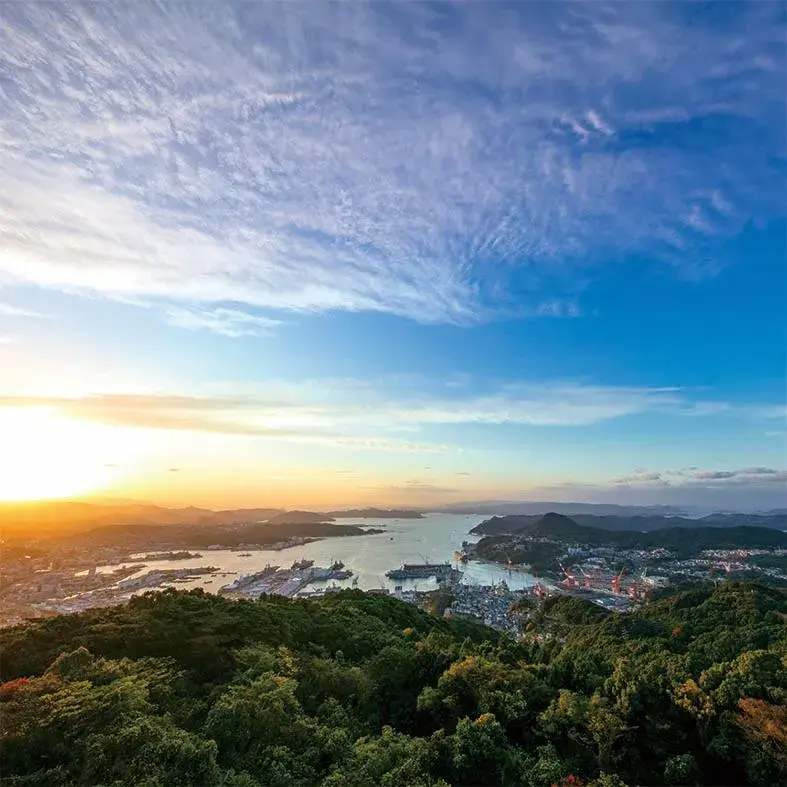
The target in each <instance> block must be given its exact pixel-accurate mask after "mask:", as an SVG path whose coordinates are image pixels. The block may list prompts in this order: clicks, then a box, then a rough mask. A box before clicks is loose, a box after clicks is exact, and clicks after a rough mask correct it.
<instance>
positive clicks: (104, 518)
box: [0, 501, 423, 538]
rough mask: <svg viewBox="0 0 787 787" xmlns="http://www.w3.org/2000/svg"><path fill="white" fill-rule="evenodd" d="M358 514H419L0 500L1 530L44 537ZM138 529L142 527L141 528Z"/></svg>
mask: <svg viewBox="0 0 787 787" xmlns="http://www.w3.org/2000/svg"><path fill="white" fill-rule="evenodd" d="M339 517H344V518H346V517H352V518H355V519H421V518H422V517H423V514H422V513H421V512H420V511H415V510H412V509H383V508H354V509H349V510H346V511H329V512H327V513H326V512H319V511H299V510H295V511H284V510H283V509H281V508H238V509H228V510H223V511H212V510H210V509H208V508H195V507H193V506H188V507H186V508H166V507H164V506H157V505H151V504H147V503H132V502H121V503H115V504H101V503H86V502H81V501H57V502H44V503H14V504H0V535H2V536H4V537H6V538H8V537H16V538H19V537H25V538H31V537H41V538H47V537H52V536H60V535H70V534H73V533H81V532H85V531H88V530H94V529H96V528H102V527H125V526H134V527H141V526H144V527H162V526H171V527H173V526H232V525H250V524H262V523H265V524H268V525H310V524H319V523H326V522H333V521H334V519H337V518H339ZM138 532H140V531H138Z"/></svg>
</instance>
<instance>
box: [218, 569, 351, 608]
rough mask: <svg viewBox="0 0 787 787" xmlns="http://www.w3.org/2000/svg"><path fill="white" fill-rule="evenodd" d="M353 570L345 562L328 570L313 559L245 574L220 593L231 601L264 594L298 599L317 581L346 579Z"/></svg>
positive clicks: (224, 587) (223, 588)
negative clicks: (301, 593) (345, 566)
mask: <svg viewBox="0 0 787 787" xmlns="http://www.w3.org/2000/svg"><path fill="white" fill-rule="evenodd" d="M352 573H353V572H352V571H348V570H347V569H345V568H344V563H342V562H341V561H338V560H337V561H334V562H333V563H332V564H331V565H330V566H329V567H328V568H323V567H321V566H315V565H314V561H313V560H296V561H295V562H294V563H293V564H292V566H291V567H290V568H280V567H279V566H271V565H270V564H269V565H267V566H265V568H264V569H262V571H257V572H255V573H253V574H244V575H242V576H240V577H238V578H237V579H236V580H234V581H233V582H230V583H229V584H228V585H224V586H223V587H221V588H220V589H219V594H220V595H223V596H229V597H230V598H249V599H253V598H259V597H260V596H263V595H277V596H288V597H289V596H296V595H298V594H299V593H300V592H301V591H303V590H305V588H306V587H308V585H310V584H311V583H313V582H329V581H331V580H345V579H349V578H350V577H352Z"/></svg>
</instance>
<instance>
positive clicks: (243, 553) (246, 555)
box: [238, 552, 251, 557]
mask: <svg viewBox="0 0 787 787" xmlns="http://www.w3.org/2000/svg"><path fill="white" fill-rule="evenodd" d="M238 557H251V552H241V553H240V554H239V555H238Z"/></svg>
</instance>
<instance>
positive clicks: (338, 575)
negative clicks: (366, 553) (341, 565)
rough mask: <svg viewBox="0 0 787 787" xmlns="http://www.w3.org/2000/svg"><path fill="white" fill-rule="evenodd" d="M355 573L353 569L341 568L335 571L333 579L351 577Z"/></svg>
mask: <svg viewBox="0 0 787 787" xmlns="http://www.w3.org/2000/svg"><path fill="white" fill-rule="evenodd" d="M352 575H353V572H352V571H347V570H344V569H339V570H336V571H334V572H333V573H332V574H331V578H332V579H349V578H350V577H351V576H352Z"/></svg>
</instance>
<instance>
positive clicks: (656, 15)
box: [0, 3, 785, 335]
mask: <svg viewBox="0 0 787 787" xmlns="http://www.w3.org/2000/svg"><path fill="white" fill-rule="evenodd" d="M730 13H731V14H733V15H734V16H736V19H735V24H729V25H727V24H715V23H712V22H707V23H706V22H705V20H704V19H700V20H696V19H693V18H692V19H689V16H690V15H689V13H688V12H687V11H686V10H685V8H684V7H683V6H680V5H671V4H663V3H654V4H642V3H636V4H627V5H608V4H601V3H592V4H589V3H578V4H566V3H559V4H553V5H552V6H549V7H546V6H543V5H537V6H536V5H528V4H522V5H519V6H518V7H515V8H511V9H507V8H505V7H503V6H498V5H492V6H490V5H489V4H450V5H449V4H442V5H436V6H435V5H425V4H409V3H408V4H384V3H370V4H356V3H353V4H339V5H334V6H331V5H321V6H309V7H308V8H307V7H306V6H302V5H299V4H268V3H266V4H242V5H230V4H224V3H215V4H210V5H204V4H203V5H199V4H197V5H194V4H185V5H165V6H159V5H155V6H153V5H150V6H149V5H137V4H131V5H129V4H93V5H71V4H54V5H53V4H44V3H27V4H5V5H3V6H2V7H1V8H0V29H1V30H2V36H3V41H4V46H3V48H2V51H0V69H1V70H2V72H3V73H4V75H5V78H4V80H3V81H2V83H0V105H2V111H0V179H2V182H3V184H4V189H3V193H2V194H1V195H0V243H2V245H3V255H2V256H0V278H2V279H6V280H11V281H23V282H32V283H34V284H38V285H42V286H46V287H56V288H60V289H66V290H70V291H78V292H79V291H89V292H94V293H100V294H103V295H106V296H109V297H116V298H125V299H129V298H134V299H138V300H139V301H140V302H143V303H159V302H163V304H164V308H165V309H167V308H170V307H171V306H172V304H173V303H181V304H182V303H187V304H199V303H201V304H219V303H227V302H232V303H237V304H246V305H248V306H253V307H261V308H270V309H276V310H282V309H284V310H296V311H315V310H316V311H320V310H328V309H345V310H373V311H383V312H389V313H394V314H399V315H404V316H406V317H410V318H414V319H417V320H421V321H425V322H430V321H448V322H466V321H469V320H476V319H483V318H485V317H488V316H490V315H492V314H495V313H498V312H499V311H501V310H508V311H515V312H521V313H522V314H525V315H531V316H539V315H542V316H574V315H576V314H577V313H578V307H577V306H576V305H575V298H576V292H575V290H576V284H575V278H574V277H572V276H571V271H572V270H573V269H574V267H575V266H576V265H579V264H582V265H583V266H593V265H598V264H603V263H604V262H605V261H607V260H609V259H610V258H614V257H615V256H620V255H624V254H628V253H630V252H634V253H642V252H645V253H647V254H649V255H651V256H652V257H653V258H655V259H658V260H661V261H663V262H666V263H668V264H670V265H677V266H679V268H680V269H681V271H682V272H684V273H686V274H688V275H695V274H697V273H698V272H699V273H701V272H703V271H706V270H707V269H709V268H710V269H712V268H713V266H714V264H715V262H714V257H713V253H714V249H715V248H716V244H717V243H719V242H721V241H723V240H724V239H725V238H728V237H730V236H731V235H734V234H735V233H737V232H738V231H739V230H740V229H741V228H742V227H743V226H744V225H745V224H746V223H747V222H749V221H751V220H753V219H755V218H756V219H757V220H762V221H765V220H768V219H770V218H774V217H778V216H783V215H784V205H783V201H782V199H781V196H782V189H781V185H782V183H781V178H782V172H781V171H780V170H779V168H778V166H776V165H775V164H774V162H778V161H779V160H780V159H781V158H783V156H784V138H785V134H784V92H785V91H784V87H785V79H784V73H785V62H784V47H783V20H782V19H781V16H780V10H779V4H778V3H761V4H759V3H747V4H745V5H741V6H735V7H734V8H732V10H731V11H730ZM700 51H701V52H702V53H703V56H702V57H701V58H698V57H697V56H696V53H697V52H700ZM699 126H701V128H702V137H701V139H702V144H701V145H698V144H697V143H698V141H699V139H700V137H699V136H698V134H699V132H698V130H697V129H698V127H699ZM722 163H723V166H721V165H720V164H722ZM580 261H581V262H580ZM569 262H571V264H568V263H569ZM514 270H516V271H517V276H520V277H524V278H525V279H526V280H527V290H528V292H530V293H531V294H532V296H531V298H530V300H531V301H532V302H529V303H528V302H524V301H523V299H522V298H520V297H516V296H514V295H511V294H509V293H510V289H509V287H508V286H507V284H508V283H509V280H510V278H511V276H512V271H514ZM544 295H547V296H548V297H546V298H545V297H544ZM563 304H566V305H563ZM199 308H202V307H199ZM169 314H170V317H169V319H173V317H172V314H173V312H172V311H170V313H169ZM174 314H175V315H176V316H175V317H174V319H175V321H176V322H177V321H179V322H180V324H183V322H188V323H190V327H196V324H197V323H202V327H205V328H208V329H209V330H216V329H217V326H218V329H219V332H222V331H223V332H224V333H225V335H232V334H238V333H247V332H249V331H251V330H253V327H252V326H253V323H251V322H249V321H248V320H244V319H241V318H237V319H235V320H234V321H233V320H230V321H229V322H230V325H229V327H227V320H226V319H223V318H222V317H221V316H219V315H217V314H216V313H215V312H210V311H208V312H206V313H203V312H201V311H196V312H195V313H193V314H191V316H185V317H184V316H183V314H182V313H181V316H180V317H178V316H177V315H178V312H177V311H175V312H174ZM226 317H227V315H224V318H226ZM259 319H262V318H259ZM222 326H223V327H222ZM261 327H262V328H264V326H261V325H260V324H257V328H261Z"/></svg>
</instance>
